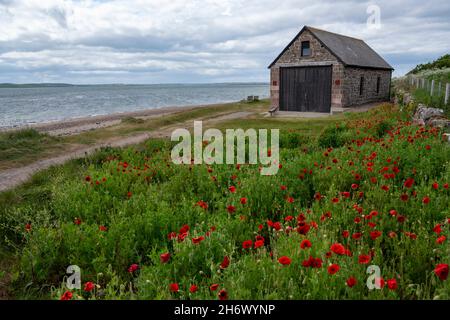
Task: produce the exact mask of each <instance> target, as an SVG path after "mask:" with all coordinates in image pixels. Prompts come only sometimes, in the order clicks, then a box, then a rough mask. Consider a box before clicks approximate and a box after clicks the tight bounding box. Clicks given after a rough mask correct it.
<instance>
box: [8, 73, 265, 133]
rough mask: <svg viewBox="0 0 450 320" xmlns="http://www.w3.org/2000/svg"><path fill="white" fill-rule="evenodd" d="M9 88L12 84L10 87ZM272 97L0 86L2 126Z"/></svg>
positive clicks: (224, 89)
mask: <svg viewBox="0 0 450 320" xmlns="http://www.w3.org/2000/svg"><path fill="white" fill-rule="evenodd" d="M7 85H10V86H9V87H8V86H7ZM249 95H255V96H259V97H260V99H264V98H268V97H269V83H263V82H227V83H179V84H177V83H161V84H118V83H114V84H89V85H88V84H67V83H33V84H32V83H30V84H5V83H3V84H0V114H1V116H0V128H2V129H7V128H15V127H22V126H27V125H33V124H40V123H47V122H54V121H64V120H70V119H77V118H83V117H90V116H99V115H109V114H114V113H124V112H133V111H142V110H147V109H159V108H164V107H183V106H195V105H210V104H217V103H230V102H236V101H240V100H243V99H246V97H247V96H249Z"/></svg>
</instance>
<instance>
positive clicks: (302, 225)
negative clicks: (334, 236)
mask: <svg viewBox="0 0 450 320" xmlns="http://www.w3.org/2000/svg"><path fill="white" fill-rule="evenodd" d="M310 228H311V227H310V226H309V224H308V223H306V222H305V221H301V222H299V223H298V225H297V232H298V233H300V234H303V235H306V234H307V233H308V231H309V229H310Z"/></svg>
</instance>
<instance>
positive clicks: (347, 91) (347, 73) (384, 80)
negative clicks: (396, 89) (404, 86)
mask: <svg viewBox="0 0 450 320" xmlns="http://www.w3.org/2000/svg"><path fill="white" fill-rule="evenodd" d="M361 77H364V86H363V92H362V95H361V94H360V81H361ZM378 77H380V89H379V92H378V93H377V78H378ZM344 79H345V80H344V83H343V93H344V99H343V106H346V107H347V106H353V105H358V104H363V103H367V102H376V101H387V100H389V98H390V97H389V86H390V79H391V72H390V71H389V70H376V69H364V68H352V67H346V68H345V69H344Z"/></svg>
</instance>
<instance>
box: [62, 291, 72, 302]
mask: <svg viewBox="0 0 450 320" xmlns="http://www.w3.org/2000/svg"><path fill="white" fill-rule="evenodd" d="M72 297H73V294H72V292H70V291H66V292H64V293H63V294H62V296H61V298H60V300H71V299H72Z"/></svg>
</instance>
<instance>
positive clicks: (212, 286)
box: [209, 283, 219, 291]
mask: <svg viewBox="0 0 450 320" xmlns="http://www.w3.org/2000/svg"><path fill="white" fill-rule="evenodd" d="M218 288H219V285H218V284H217V283H214V284H212V285H211V286H210V287H209V290H211V291H216V290H217V289H218Z"/></svg>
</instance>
